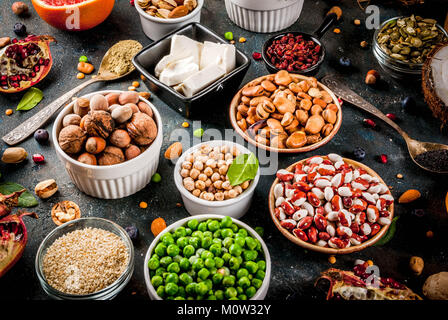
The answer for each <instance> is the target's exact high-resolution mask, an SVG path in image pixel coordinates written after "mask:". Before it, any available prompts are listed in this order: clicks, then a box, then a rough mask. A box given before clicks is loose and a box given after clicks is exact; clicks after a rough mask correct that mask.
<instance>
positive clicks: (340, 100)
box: [338, 98, 344, 106]
mask: <svg viewBox="0 0 448 320" xmlns="http://www.w3.org/2000/svg"><path fill="white" fill-rule="evenodd" d="M338 102H339V104H340V105H341V106H342V104H343V103H344V101H342V99H341V98H338Z"/></svg>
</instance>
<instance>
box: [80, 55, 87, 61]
mask: <svg viewBox="0 0 448 320" xmlns="http://www.w3.org/2000/svg"><path fill="white" fill-rule="evenodd" d="M87 61H89V59H88V58H87V57H86V56H80V57H79V62H87Z"/></svg>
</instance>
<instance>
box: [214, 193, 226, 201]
mask: <svg viewBox="0 0 448 320" xmlns="http://www.w3.org/2000/svg"><path fill="white" fill-rule="evenodd" d="M215 200H216V201H222V200H224V193H223V192H216V193H215Z"/></svg>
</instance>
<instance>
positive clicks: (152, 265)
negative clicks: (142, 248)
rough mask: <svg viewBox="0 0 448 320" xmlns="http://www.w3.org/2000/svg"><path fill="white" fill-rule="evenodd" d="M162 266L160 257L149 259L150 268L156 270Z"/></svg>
mask: <svg viewBox="0 0 448 320" xmlns="http://www.w3.org/2000/svg"><path fill="white" fill-rule="evenodd" d="M159 266H160V261H159V260H158V259H154V258H151V259H149V260H148V268H149V269H150V270H156V269H157V268H158V267H159Z"/></svg>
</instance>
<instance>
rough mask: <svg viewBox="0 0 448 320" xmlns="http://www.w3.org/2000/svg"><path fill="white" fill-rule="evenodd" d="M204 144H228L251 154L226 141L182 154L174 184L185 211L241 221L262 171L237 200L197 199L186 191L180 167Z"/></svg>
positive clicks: (213, 142)
mask: <svg viewBox="0 0 448 320" xmlns="http://www.w3.org/2000/svg"><path fill="white" fill-rule="evenodd" d="M204 144H208V145H209V146H211V147H214V146H220V145H223V144H226V145H228V146H236V147H237V148H238V150H240V151H241V152H242V153H250V152H251V151H250V150H249V149H247V148H246V147H244V146H242V145H240V144H238V143H234V142H231V141H225V140H213V141H207V142H203V143H199V144H197V145H195V146H193V147H191V148H190V149H188V150H187V151H185V152H184V153H183V154H182V156H181V157H180V158H179V159H178V160H177V162H176V165H175V167H174V182H175V184H176V187H177V190H179V192H180V194H181V196H182V201H183V203H184V205H185V209H187V211H188V213H189V214H191V215H198V214H205V213H208V212H211V213H213V214H221V215H225V216H229V217H232V218H237V219H239V218H241V217H242V216H244V214H245V213H246V212H247V210H249V207H250V204H251V202H252V197H253V195H254V191H255V188H256V186H257V184H258V180H259V179H260V169H258V172H257V175H256V176H255V179H254V180H252V182H251V183H250V185H249V187H248V188H247V189H246V190H244V191H243V193H241V194H240V195H239V196H237V197H236V198H233V199H228V200H223V201H207V200H204V199H200V198H198V197H195V196H194V195H192V194H191V192H189V191H188V190H187V189H185V187H184V185H183V182H182V176H181V175H180V166H181V164H182V162H183V161H184V160H185V157H186V156H187V155H189V154H190V153H193V152H194V151H196V150H198V149H199V148H200V147H201V146H202V145H204Z"/></svg>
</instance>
